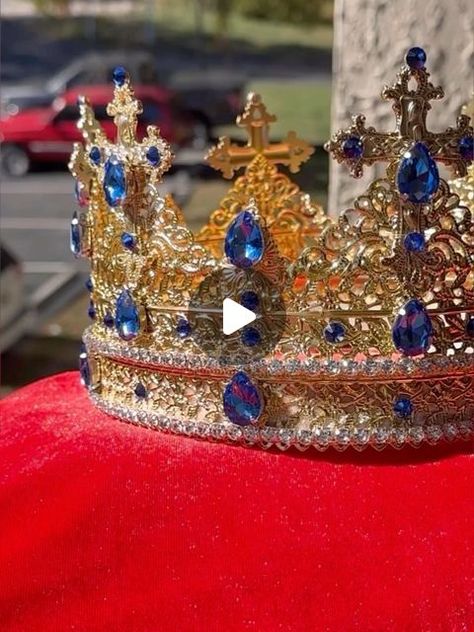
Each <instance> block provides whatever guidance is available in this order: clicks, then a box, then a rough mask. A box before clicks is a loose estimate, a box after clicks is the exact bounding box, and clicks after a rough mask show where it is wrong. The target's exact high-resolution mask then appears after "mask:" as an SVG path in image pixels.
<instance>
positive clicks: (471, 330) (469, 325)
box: [466, 316, 474, 338]
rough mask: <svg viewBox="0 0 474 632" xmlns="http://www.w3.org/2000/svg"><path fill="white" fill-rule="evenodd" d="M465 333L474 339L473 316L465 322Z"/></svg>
mask: <svg viewBox="0 0 474 632" xmlns="http://www.w3.org/2000/svg"><path fill="white" fill-rule="evenodd" d="M466 333H467V335H468V336H470V337H471V338H474V316H470V317H469V318H468V320H467V323H466Z"/></svg>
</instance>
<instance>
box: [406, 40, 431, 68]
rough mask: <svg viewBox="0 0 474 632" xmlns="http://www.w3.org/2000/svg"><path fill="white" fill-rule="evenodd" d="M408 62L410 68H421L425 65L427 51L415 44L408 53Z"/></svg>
mask: <svg viewBox="0 0 474 632" xmlns="http://www.w3.org/2000/svg"><path fill="white" fill-rule="evenodd" d="M405 59H406V62H407V64H408V66H410V68H415V69H418V70H419V69H421V68H424V67H425V63H426V53H425V51H424V50H423V49H422V48H419V47H418V46H414V47H413V48H410V50H409V51H408V53H407V55H406V58H405Z"/></svg>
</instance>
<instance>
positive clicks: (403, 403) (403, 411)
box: [393, 396, 413, 417]
mask: <svg viewBox="0 0 474 632" xmlns="http://www.w3.org/2000/svg"><path fill="white" fill-rule="evenodd" d="M393 412H394V413H395V415H396V416H397V417H410V415H411V414H412V412H413V403H412V401H411V399H410V398H409V397H406V396H400V397H397V398H396V400H395V401H394V402H393Z"/></svg>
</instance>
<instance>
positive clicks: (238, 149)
mask: <svg viewBox="0 0 474 632" xmlns="http://www.w3.org/2000/svg"><path fill="white" fill-rule="evenodd" d="M275 121H276V117H275V116H274V115H273V114H270V113H269V112H268V110H267V108H266V106H265V104H264V103H263V101H262V97H261V96H260V95H259V94H255V93H253V92H251V93H250V94H249V95H248V97H247V104H246V106H245V109H244V112H243V114H241V115H240V116H239V117H238V118H237V125H238V126H239V127H241V128H242V129H245V130H246V131H247V135H248V141H247V144H246V145H243V146H242V145H237V144H235V143H232V142H231V140H230V138H228V137H227V136H224V137H222V138H221V139H220V140H219V143H218V145H217V146H216V147H214V148H213V149H211V151H210V152H209V154H208V156H207V160H208V162H209V164H210V165H211V167H214V169H217V170H219V171H222V173H223V175H224V177H225V178H232V176H233V175H234V173H235V172H236V171H238V170H239V169H241V168H242V167H247V166H248V165H249V164H250V163H251V162H252V161H253V160H254V159H255V158H256V157H257V156H259V155H260V156H264V157H265V158H266V159H267V160H268V162H270V163H272V164H274V165H277V164H281V165H287V166H288V167H289V169H290V171H291V172H292V173H296V172H297V171H298V170H299V168H300V165H301V164H302V163H303V162H305V160H307V159H308V158H309V157H310V156H311V154H312V153H313V151H314V150H313V148H312V147H311V146H310V145H309V144H308V143H307V142H306V141H304V140H301V139H300V138H298V137H297V136H296V134H295V132H288V134H287V136H286V138H285V139H284V140H283V141H282V142H280V143H270V140H269V129H270V124H271V123H274V122H275Z"/></svg>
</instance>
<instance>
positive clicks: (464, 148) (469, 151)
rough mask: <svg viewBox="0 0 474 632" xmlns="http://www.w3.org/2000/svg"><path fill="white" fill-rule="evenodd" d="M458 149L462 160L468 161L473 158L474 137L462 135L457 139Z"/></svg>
mask: <svg viewBox="0 0 474 632" xmlns="http://www.w3.org/2000/svg"><path fill="white" fill-rule="evenodd" d="M458 149H459V153H460V154H461V156H462V158H464V160H468V161H469V162H472V161H473V160H474V139H473V137H472V136H463V137H462V138H461V139H460V140H459V145H458Z"/></svg>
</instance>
